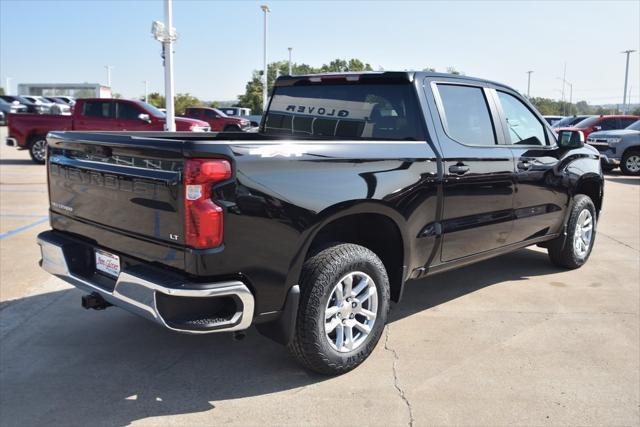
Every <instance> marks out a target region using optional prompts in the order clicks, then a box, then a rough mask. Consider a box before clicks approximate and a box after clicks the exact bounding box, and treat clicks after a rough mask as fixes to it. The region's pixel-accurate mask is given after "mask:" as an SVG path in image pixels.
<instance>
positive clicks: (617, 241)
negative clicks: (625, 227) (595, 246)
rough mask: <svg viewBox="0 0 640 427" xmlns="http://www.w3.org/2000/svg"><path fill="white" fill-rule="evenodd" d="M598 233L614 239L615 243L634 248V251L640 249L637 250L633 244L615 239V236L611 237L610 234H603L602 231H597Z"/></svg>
mask: <svg viewBox="0 0 640 427" xmlns="http://www.w3.org/2000/svg"><path fill="white" fill-rule="evenodd" d="M598 234H600V235H601V236H604V237H607V238H609V239H611V240H613V241H614V242H616V243H620V244H621V245H622V246H626V247H628V248H629V249H633V250H634V251H636V252H640V250H638V249H636V248H634V247H633V246H630V245H627V244H626V243H625V242H622V241H620V240H618V239H616V238H615V237H611V236H609V235H608V234H604V233H603V232H602V231H599V232H598Z"/></svg>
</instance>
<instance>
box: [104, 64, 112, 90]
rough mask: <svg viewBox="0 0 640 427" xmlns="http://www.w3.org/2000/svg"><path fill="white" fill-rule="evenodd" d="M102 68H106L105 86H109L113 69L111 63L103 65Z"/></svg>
mask: <svg viewBox="0 0 640 427" xmlns="http://www.w3.org/2000/svg"><path fill="white" fill-rule="evenodd" d="M104 68H106V69H107V86H109V87H111V70H113V65H105V66H104Z"/></svg>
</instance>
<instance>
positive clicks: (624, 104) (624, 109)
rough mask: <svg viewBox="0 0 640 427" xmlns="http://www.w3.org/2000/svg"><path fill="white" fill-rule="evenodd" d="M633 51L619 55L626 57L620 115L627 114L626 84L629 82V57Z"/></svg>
mask: <svg viewBox="0 0 640 427" xmlns="http://www.w3.org/2000/svg"><path fill="white" fill-rule="evenodd" d="M633 52H635V50H625V51H623V52H620V53H624V54H626V55H627V65H626V67H625V70H624V95H623V96H622V114H627V82H628V80H629V55H630V54H632V53H633Z"/></svg>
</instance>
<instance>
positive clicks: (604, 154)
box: [587, 120, 640, 175]
mask: <svg viewBox="0 0 640 427" xmlns="http://www.w3.org/2000/svg"><path fill="white" fill-rule="evenodd" d="M587 143H588V144H589V145H591V146H593V147H595V148H596V149H597V150H598V151H599V152H600V159H601V161H602V170H604V171H605V172H607V171H611V170H613V169H615V168H617V167H618V166H620V170H621V171H622V173H623V174H625V175H640V120H638V121H636V122H635V123H633V124H631V125H629V126H628V127H626V128H625V129H617V130H605V131H600V132H593V133H591V134H590V135H589V138H588V139H587Z"/></svg>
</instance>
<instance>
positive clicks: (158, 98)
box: [148, 92, 165, 108]
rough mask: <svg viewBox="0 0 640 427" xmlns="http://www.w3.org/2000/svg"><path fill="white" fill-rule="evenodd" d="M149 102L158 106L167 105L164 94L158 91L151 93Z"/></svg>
mask: <svg viewBox="0 0 640 427" xmlns="http://www.w3.org/2000/svg"><path fill="white" fill-rule="evenodd" d="M148 102H149V104H151V105H153V106H154V107H156V108H164V105H165V102H164V96H162V95H160V94H159V93H158V92H152V93H150V94H149V101H148Z"/></svg>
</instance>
